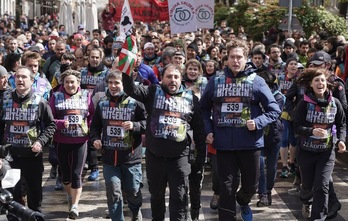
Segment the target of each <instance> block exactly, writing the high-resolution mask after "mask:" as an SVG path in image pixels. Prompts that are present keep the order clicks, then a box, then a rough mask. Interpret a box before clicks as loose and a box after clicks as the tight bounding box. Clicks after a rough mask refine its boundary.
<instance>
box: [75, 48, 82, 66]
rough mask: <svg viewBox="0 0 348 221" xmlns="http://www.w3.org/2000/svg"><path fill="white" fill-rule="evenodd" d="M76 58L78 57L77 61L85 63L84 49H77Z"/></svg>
mask: <svg viewBox="0 0 348 221" xmlns="http://www.w3.org/2000/svg"><path fill="white" fill-rule="evenodd" d="M75 58H76V63H78V64H82V63H83V52H82V50H76V51H75Z"/></svg>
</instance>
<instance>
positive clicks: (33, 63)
mask: <svg viewBox="0 0 348 221" xmlns="http://www.w3.org/2000/svg"><path fill="white" fill-rule="evenodd" d="M24 66H26V67H28V68H29V69H31V71H32V72H33V73H35V74H36V73H37V72H39V61H38V60H34V59H29V60H27V63H25V64H24Z"/></svg>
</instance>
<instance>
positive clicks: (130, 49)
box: [118, 35, 138, 76]
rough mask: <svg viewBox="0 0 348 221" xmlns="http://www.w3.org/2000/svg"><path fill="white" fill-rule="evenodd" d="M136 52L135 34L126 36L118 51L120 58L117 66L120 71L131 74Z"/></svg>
mask: <svg viewBox="0 0 348 221" xmlns="http://www.w3.org/2000/svg"><path fill="white" fill-rule="evenodd" d="M137 53H138V48H137V45H136V40H135V36H133V35H130V36H127V38H126V40H125V42H124V43H123V46H122V49H121V53H120V60H119V63H118V66H119V67H118V68H119V69H120V71H122V72H123V73H125V74H127V75H128V76H131V74H132V72H133V67H134V64H135V63H136V61H137Z"/></svg>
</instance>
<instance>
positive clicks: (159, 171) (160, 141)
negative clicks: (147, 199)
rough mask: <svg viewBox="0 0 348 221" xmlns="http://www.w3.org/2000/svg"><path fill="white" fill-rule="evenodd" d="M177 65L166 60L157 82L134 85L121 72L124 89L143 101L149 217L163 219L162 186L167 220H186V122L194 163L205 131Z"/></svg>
mask: <svg viewBox="0 0 348 221" xmlns="http://www.w3.org/2000/svg"><path fill="white" fill-rule="evenodd" d="M181 76H182V74H181V69H180V68H179V67H177V66H176V65H174V64H169V65H167V66H166V67H164V69H163V75H162V83H161V84H160V85H150V86H149V87H144V86H142V85H139V86H135V85H134V83H133V79H132V77H130V76H128V75H127V74H125V73H123V77H122V81H123V86H124V90H125V92H126V93H127V94H128V95H129V96H131V97H133V98H135V99H136V100H139V101H141V102H143V103H144V104H145V108H146V111H147V113H148V117H147V125H146V133H145V135H146V148H147V149H146V173H147V178H148V184H149V191H150V194H151V210H152V220H154V221H159V220H164V217H165V190H166V187H167V183H168V184H169V185H168V186H169V189H170V199H169V211H170V212H169V213H170V220H172V221H173V220H178V221H186V220H187V218H188V217H187V207H188V197H187V190H188V175H189V174H190V170H191V166H190V164H189V162H188V154H189V148H188V140H187V133H186V131H187V129H188V124H189V125H190V128H191V129H192V130H193V140H194V142H195V145H196V148H197V150H198V153H197V158H196V162H195V164H197V167H201V166H203V164H204V161H205V153H206V146H205V131H204V125H203V120H202V117H201V114H200V110H199V102H198V98H197V97H196V96H195V95H194V94H193V92H192V91H191V90H186V89H184V87H183V86H182V85H181V80H182V77H181Z"/></svg>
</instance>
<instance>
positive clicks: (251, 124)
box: [246, 120, 256, 131]
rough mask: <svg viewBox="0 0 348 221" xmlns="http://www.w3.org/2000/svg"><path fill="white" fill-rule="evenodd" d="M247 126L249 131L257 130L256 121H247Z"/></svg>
mask: <svg viewBox="0 0 348 221" xmlns="http://www.w3.org/2000/svg"><path fill="white" fill-rule="evenodd" d="M246 125H247V128H248V130H249V131H253V130H256V125H255V121H254V120H247V122H246Z"/></svg>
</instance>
